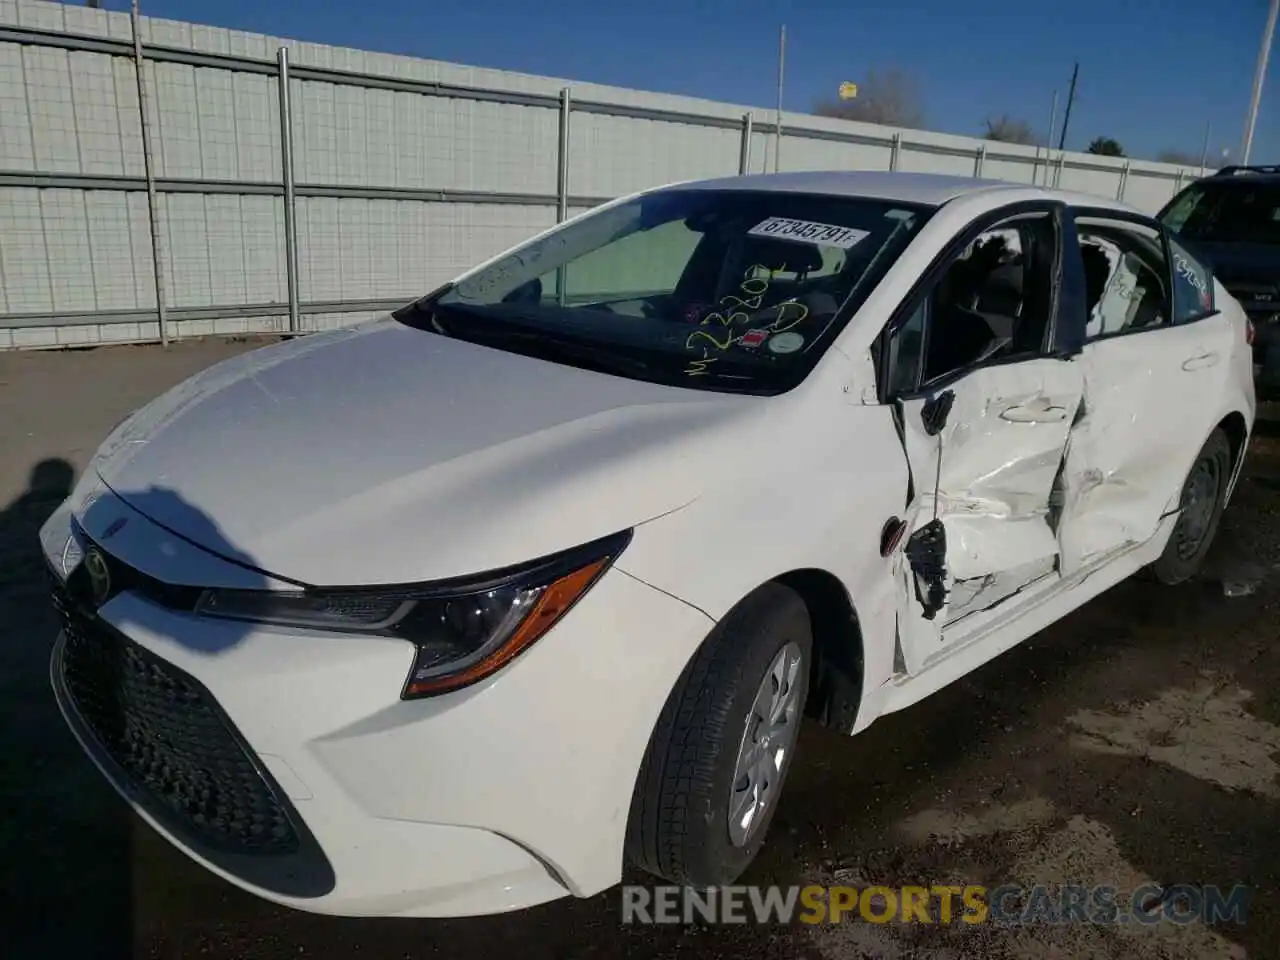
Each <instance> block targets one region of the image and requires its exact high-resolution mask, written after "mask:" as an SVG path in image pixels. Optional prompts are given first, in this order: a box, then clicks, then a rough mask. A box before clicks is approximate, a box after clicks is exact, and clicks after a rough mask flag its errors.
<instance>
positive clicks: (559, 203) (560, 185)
mask: <svg viewBox="0 0 1280 960" xmlns="http://www.w3.org/2000/svg"><path fill="white" fill-rule="evenodd" d="M572 109H573V102H572V100H571V99H570V95H569V88H568V87H565V88H564V89H563V90H561V91H560V152H559V155H558V156H557V158H556V167H557V170H556V223H563V222H564V221H565V220H566V219H567V218H568V215H569V113H570V111H571V110H572Z"/></svg>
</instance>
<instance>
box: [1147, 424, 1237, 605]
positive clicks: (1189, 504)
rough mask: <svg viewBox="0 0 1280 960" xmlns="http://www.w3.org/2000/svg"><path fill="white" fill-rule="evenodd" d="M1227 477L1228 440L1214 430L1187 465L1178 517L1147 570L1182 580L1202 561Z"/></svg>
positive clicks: (1167, 580)
mask: <svg viewBox="0 0 1280 960" xmlns="http://www.w3.org/2000/svg"><path fill="white" fill-rule="evenodd" d="M1230 481H1231V443H1230V441H1228V440H1227V436H1226V434H1225V433H1223V432H1222V431H1221V430H1215V431H1214V432H1213V433H1212V435H1210V437H1209V439H1208V440H1207V441H1205V445H1204V447H1202V448H1201V450H1200V453H1199V454H1198V455H1197V456H1196V460H1195V463H1193V464H1192V465H1191V472H1190V473H1188V474H1187V479H1186V481H1185V482H1184V483H1183V485H1182V495H1181V497H1180V498H1179V501H1178V508H1179V513H1178V521H1177V523H1176V524H1174V527H1173V533H1171V534H1170V535H1169V542H1168V543H1167V544H1165V548H1164V553H1162V554H1161V555H1160V559H1158V560H1156V562H1155V563H1153V564H1152V565H1151V573H1152V576H1154V577H1155V579H1157V580H1159V581H1160V582H1161V583H1167V584H1176V583H1182V582H1183V581H1184V580H1188V579H1190V578H1191V577H1193V576H1194V575H1195V574H1196V573H1197V572H1198V571H1199V570H1200V566H1201V564H1202V563H1203V562H1204V557H1205V554H1206V553H1208V552H1209V547H1210V546H1211V545H1212V543H1213V538H1214V535H1215V534H1216V533H1217V532H1218V524H1219V523H1220V522H1221V520H1222V510H1223V507H1224V506H1225V502H1226V496H1227V485H1228V484H1229V483H1230Z"/></svg>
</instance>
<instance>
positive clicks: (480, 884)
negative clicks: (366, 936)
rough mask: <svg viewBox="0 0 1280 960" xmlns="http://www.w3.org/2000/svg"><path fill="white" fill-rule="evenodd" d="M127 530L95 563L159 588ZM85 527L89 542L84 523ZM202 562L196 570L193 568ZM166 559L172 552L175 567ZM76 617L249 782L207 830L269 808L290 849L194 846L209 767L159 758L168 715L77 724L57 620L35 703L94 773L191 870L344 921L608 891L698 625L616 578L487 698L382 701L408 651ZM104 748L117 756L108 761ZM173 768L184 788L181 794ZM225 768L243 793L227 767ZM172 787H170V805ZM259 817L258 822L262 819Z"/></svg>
mask: <svg viewBox="0 0 1280 960" xmlns="http://www.w3.org/2000/svg"><path fill="white" fill-rule="evenodd" d="M124 509H126V510H127V509H128V508H127V507H126V508H124ZM108 512H110V511H108ZM99 513H101V510H99ZM130 519H131V522H132V523H133V528H132V530H131V531H130V533H129V535H128V536H127V537H123V536H122V538H121V541H120V543H117V542H116V541H115V540H113V541H112V542H111V546H112V548H113V551H112V552H113V553H115V551H116V550H117V549H123V550H124V551H125V552H127V553H129V554H131V555H130V556H126V557H120V559H122V560H123V561H124V562H126V563H128V564H130V565H131V566H133V567H136V568H139V569H141V570H142V571H143V572H144V573H147V574H149V575H151V576H157V575H162V574H163V571H161V570H159V569H158V568H157V563H158V558H159V557H161V556H162V555H163V557H164V558H165V561H166V562H168V563H174V561H175V558H174V556H173V551H174V549H175V545H174V543H173V542H172V541H166V543H165V549H164V550H163V551H160V552H158V553H157V554H156V557H152V558H147V557H145V556H143V554H144V553H145V552H146V548H145V544H146V542H147V540H148V537H147V536H146V535H145V531H146V529H147V521H145V520H144V519H142V518H141V517H140V516H137V515H134V516H132V517H131V518H130ZM86 528H87V529H89V533H90V535H91V536H92V535H94V531H93V529H92V524H91V523H87V524H86ZM140 533H141V535H140ZM69 535H70V514H69V511H67V510H65V509H64V510H62V511H59V512H58V513H57V514H55V516H54V517H53V518H52V519H51V520H50V521H49V524H47V525H46V528H45V529H44V530H43V531H42V540H43V541H44V543H45V545H46V556H47V558H48V559H49V561H50V565H51V567H52V568H53V569H54V570H59V569H60V568H59V566H58V564H59V563H60V562H61V556H62V555H63V554H64V553H65V551H64V550H62V549H61V548H58V547H56V545H57V544H58V543H59V542H65V539H66V537H67V536H69ZM158 539H159V538H158ZM176 549H178V550H180V551H182V550H195V549H196V548H194V547H191V546H190V545H185V546H184V545H181V544H179V545H177V546H176ZM200 553H202V554H203V556H202V558H201V559H200V563H202V564H206V565H207V564H208V563H209V562H210V555H208V554H204V553H203V551H200ZM117 556H118V554H117ZM214 560H215V561H216V558H214ZM183 563H184V558H183V557H178V558H177V566H179V567H182V566H183ZM148 565H150V567H151V569H147V567H148ZM227 576H228V577H229V578H230V577H233V576H243V572H242V571H240V572H236V573H234V574H233V573H231V572H228V574H227ZM95 621H96V624H97V628H96V629H98V630H99V631H100V633H99V634H97V636H98V638H99V640H100V641H102V642H107V641H111V642H114V643H118V644H120V645H121V649H124V650H127V651H130V653H129V656H128V657H127V658H126V659H128V660H129V662H130V663H131V664H133V666H134V668H135V669H136V670H137V671H140V673H139V676H141V677H142V678H143V679H142V681H140V682H144V684H146V685H147V689H146V690H144V691H143V693H141V694H138V696H141V697H143V698H144V699H146V698H152V697H153V693H154V691H153V689H152V688H154V689H155V690H163V691H167V693H165V696H167V697H170V699H175V698H176V700H178V701H181V700H182V698H183V697H187V698H189V702H190V704H191V706H189V707H187V708H184V709H188V710H191V711H194V712H191V713H188V714H186V717H187V718H188V720H189V721H190V724H193V725H198V724H200V723H204V724H209V725H210V726H209V727H208V730H210V731H212V732H210V733H208V734H207V735H206V734H204V733H202V734H201V738H197V739H201V741H202V742H205V743H206V744H207V743H209V742H211V741H210V738H216V737H218V736H221V734H218V733H217V730H216V726H217V724H216V722H215V721H216V720H217V719H218V718H221V721H224V722H225V723H224V725H225V731H226V736H227V737H229V738H230V739H231V740H232V741H235V742H237V743H238V744H239V745H240V746H241V747H242V748H243V752H244V756H245V758H247V762H248V763H249V764H250V765H252V767H253V768H254V769H255V770H256V772H257V774H258V775H259V776H260V777H261V784H259V783H257V782H255V783H254V784H253V785H252V787H253V790H252V792H251V793H247V794H246V793H242V794H237V796H247V797H250V798H251V799H248V800H245V801H244V802H243V803H232V804H231V807H230V808H228V809H232V811H233V812H232V814H228V815H227V816H231V817H232V819H235V818H236V817H237V816H239V815H238V814H235V813H234V811H235V810H241V809H245V810H248V809H252V810H255V811H257V812H258V813H261V811H262V809H265V808H266V807H270V805H271V803H272V802H276V803H278V806H279V809H280V810H281V811H283V817H284V819H285V820H286V821H287V822H288V823H289V824H291V825H292V826H293V827H294V828H296V836H297V843H296V844H294V845H293V846H292V847H291V848H289V849H280V850H274V851H267V852H262V851H257V852H245V851H244V850H240V849H236V848H235V845H234V844H231V848H230V849H227V844H222V845H221V846H220V845H219V844H217V843H212V842H210V839H209V832H208V830H204V829H201V828H200V825H199V824H195V823H193V822H192V821H191V817H190V811H191V810H199V809H201V808H200V806H199V797H198V796H195V797H194V799H193V793H194V794H199V792H200V791H199V789H198V788H197V789H195V790H194V791H193V790H192V789H191V787H190V786H189V784H190V783H191V782H194V781H198V780H199V779H200V778H201V777H203V776H205V774H206V773H207V772H208V771H210V770H212V771H214V772H215V773H216V772H217V771H218V770H222V769H223V767H219V766H218V765H217V764H214V763H213V762H212V761H208V762H206V761H204V760H202V759H200V758H196V759H195V760H194V761H192V760H191V758H190V756H188V755H185V754H184V755H183V756H181V757H179V758H178V759H177V760H175V759H174V755H173V753H172V751H173V750H175V749H177V748H178V747H181V746H183V743H185V744H186V747H187V748H190V743H191V742H192V740H193V738H191V737H187V738H185V740H183V743H178V744H177V746H175V743H176V741H177V740H180V739H182V737H181V735H180V734H179V733H174V732H172V731H174V730H176V729H177V727H176V726H173V725H166V721H165V720H164V716H167V714H164V715H160V714H154V711H155V710H156V709H160V708H157V707H155V705H154V704H151V705H150V706H147V707H146V709H148V710H152V711H153V715H151V716H149V717H142V719H141V721H140V720H139V718H138V716H137V715H136V711H135V712H134V713H130V712H129V711H116V713H115V714H112V716H116V717H117V719H116V720H115V721H112V722H111V723H106V722H104V721H103V720H102V719H101V717H100V716H97V715H95V709H97V708H95V709H88V707H89V706H90V705H89V704H88V703H87V701H86V695H85V694H83V693H81V694H80V695H79V697H77V693H76V682H80V683H81V684H83V683H84V681H83V680H80V681H75V679H74V678H72V680H70V681H69V672H68V663H69V662H71V659H70V658H71V657H72V654H71V653H69V651H72V650H73V648H74V642H75V638H74V637H73V636H72V635H71V631H73V630H75V629H79V628H77V627H76V626H75V625H74V622H73V621H70V620H68V621H66V622H67V624H68V629H67V630H64V633H63V635H62V636H61V637H60V638H59V641H58V643H57V645H56V647H55V650H54V654H53V661H52V682H53V688H54V692H55V695H56V697H57V700H58V703H59V706H60V708H61V709H62V712H63V714H64V716H65V717H66V719H67V722H68V724H69V725H70V727H71V729H72V730H73V732H74V733H75V735H76V737H77V738H78V739H79V741H80V742H81V744H82V746H83V747H84V748H85V750H86V752H87V753H88V754H89V755H90V757H91V758H92V759H93V760H94V762H95V763H96V764H97V765H98V767H99V769H100V770H101V771H102V772H103V774H104V775H105V776H106V777H107V778H108V779H109V780H110V781H111V783H112V784H113V785H114V786H115V788H116V789H117V790H118V791H119V792H120V793H121V795H122V796H124V797H125V799H127V800H128V801H129V802H130V804H131V805H132V806H133V807H134V809H135V810H136V811H137V812H138V813H139V815H140V816H142V817H143V818H144V819H145V820H146V821H147V822H148V823H149V824H150V825H151V826H152V827H154V828H155V829H156V830H157V831H159V832H160V833H161V834H162V835H164V836H165V837H166V838H167V839H168V840H170V841H171V842H172V843H173V844H175V845H176V846H178V847H179V848H180V849H182V850H183V851H184V852H185V853H187V854H188V855H189V856H191V857H192V858H193V859H195V860H196V861H198V862H199V863H201V864H202V865H204V866H205V867H207V868H208V869H209V870H211V871H213V872H215V873H217V874H219V875H221V876H223V877H224V878H226V879H228V880H230V881H231V882H233V883H235V884H237V885H239V886H241V887H243V888H245V889H247V890H249V891H250V892H253V893H255V894H257V895H259V896H262V897H265V898H267V899H270V900H273V901H276V902H279V903H283V904H286V905H288V906H292V907H296V908H300V909H304V910H308V911H312V912H318V913H331V914H338V915H346V916H460V915H469V914H482V913H492V912H499V911H504V910H512V909H519V908H522V907H527V906H532V905H534V904H537V903H542V902H545V901H547V900H551V899H554V898H556V897H560V896H564V895H566V894H573V895H578V896H586V895H590V894H593V893H596V892H598V891H600V890H603V889H605V888H607V887H609V886H611V885H612V884H614V883H616V882H618V880H619V879H620V877H621V870H622V858H623V854H622V848H623V839H624V836H625V830H626V820H627V814H628V810H629V807H630V801H631V793H632V789H633V785H634V782H635V776H636V773H637V771H638V769H639V766H640V762H641V758H642V756H643V753H644V749H645V746H646V745H647V742H648V738H649V736H650V733H651V731H652V729H653V725H654V723H655V722H656V719H657V715H658V713H659V711H660V710H661V708H662V705H663V703H664V702H665V699H666V697H667V695H668V693H669V691H670V690H671V688H672V687H673V686H674V684H675V682H676V679H677V678H678V676H679V673H680V671H681V670H682V669H683V668H684V665H685V663H686V662H687V660H688V658H689V656H691V655H692V653H693V651H694V650H695V649H696V648H697V646H698V644H699V643H700V642H701V640H702V638H703V637H704V636H705V635H706V633H707V631H708V630H709V629H710V627H711V625H712V624H711V621H710V620H708V618H707V617H706V616H705V615H703V614H701V613H700V612H698V611H696V610H694V609H693V608H692V607H689V606H687V605H686V604H684V603H681V602H680V601H678V600H675V599H673V598H671V597H669V596H667V595H666V594H664V593H661V592H659V591H657V590H654V589H653V588H651V587H649V586H647V585H645V584H643V583H641V582H640V581H638V580H636V579H634V578H633V577H631V576H629V575H627V574H625V573H623V572H621V571H620V570H617V569H614V570H611V571H610V572H609V573H607V574H606V575H605V576H604V577H602V578H601V580H600V581H599V583H597V584H596V586H595V587H593V588H592V590H591V591H590V592H589V593H588V594H587V595H586V596H585V597H584V598H583V599H582V600H581V601H580V602H579V603H578V604H577V605H576V606H575V608H574V609H573V610H572V611H571V612H570V614H569V615H567V616H566V617H565V619H564V620H563V621H562V622H561V623H559V624H557V625H556V627H555V628H554V629H552V630H551V631H549V632H548V633H547V634H546V635H545V636H544V637H543V638H542V639H540V640H539V641H538V642H537V643H536V644H535V645H534V646H533V647H532V648H531V649H529V650H528V651H526V652H525V653H524V654H522V655H521V656H520V657H519V658H518V659H517V660H516V661H515V662H514V663H512V664H510V665H509V666H508V667H507V668H506V669H504V670H503V671H501V672H500V673H498V674H497V675H495V676H494V677H492V678H490V679H489V680H488V681H487V682H483V683H481V684H477V685H476V686H474V687H470V688H467V689H464V690H460V691H458V692H456V693H453V694H449V695H446V696H442V697H438V698H434V699H428V700H421V701H413V702H404V701H401V700H400V699H399V693H400V690H401V687H402V685H403V683H404V679H405V677H406V676H407V674H408V671H409V669H410V666H411V660H412V649H411V648H410V647H409V645H407V644H404V643H403V642H401V641H398V640H394V639H388V638H377V637H367V636H365V637H359V636H329V635H325V636H321V635H317V634H314V633H307V632H305V631H300V630H290V629H287V628H277V627H262V626H258V625H253V624H242V623H233V622H228V621H217V620H213V619H209V618H202V617H196V616H193V615H191V614H184V613H180V612H175V611H174V610H171V609H167V608H165V607H162V606H159V605H157V604H155V603H152V602H150V601H149V600H146V599H143V598H141V597H140V596H138V595H137V594H135V593H131V592H125V593H121V594H119V595H117V596H115V597H113V598H112V599H110V600H108V601H107V602H106V603H105V604H104V605H103V606H102V607H101V608H100V609H99V610H98V611H96V618H95ZM73 666H74V664H73ZM113 669H114V670H116V674H115V675H118V673H119V670H118V669H117V668H113ZM106 675H113V674H111V671H107V674H106ZM105 682H109V681H105ZM175 690H176V691H177V693H174V692H173V691H175ZM191 691H195V692H194V693H192V692H191ZM202 698H203V700H202ZM135 700H136V697H135ZM197 700H200V701H201V703H199V704H197V703H196V701H197ZM205 701H207V702H205ZM139 702H140V701H139ZM148 703H150V701H149V700H148ZM135 705H136V703H135ZM206 707H207V713H206V712H205V711H206ZM164 709H166V710H167V709H169V708H168V707H165V708H164ZM97 713H98V714H101V713H102V711H101V709H97ZM156 716H159V719H158V720H157V719H155V717H156ZM209 717H213V718H214V719H213V720H210V719H209ZM201 729H204V728H201ZM113 737H115V738H116V739H115V740H113ZM121 737H123V738H124V741H125V742H127V743H128V749H129V750H132V751H133V752H132V753H131V754H130V755H129V757H130V758H131V759H130V761H129V762H126V763H122V762H120V756H119V755H120V750H121V748H120V746H119V743H120V742H121V741H120V738H121ZM166 750H168V751H170V752H169V753H166V752H165V751H166ZM223 753H226V754H228V755H229V754H231V753H234V751H231V750H229V749H228V750H225V751H223ZM139 756H141V757H142V761H141V766H140V765H139V760H138V757H139ZM219 756H222V754H219ZM224 759H225V758H224ZM188 762H189V763H191V764H193V765H191V766H188V767H185V768H183V767H182V764H183V763H188ZM227 762H228V763H231V762H232V761H227ZM236 762H238V761H236ZM130 764H132V766H131V765H130ZM179 768H182V769H188V770H194V771H195V773H194V774H191V775H189V776H186V777H185V778H184V777H182V776H180V775H179V774H180V773H181V769H179ZM226 769H232V770H233V774H232V776H233V777H235V778H242V779H243V778H248V779H252V778H251V776H250V775H249V774H246V773H244V769H245V768H244V766H243V765H241V766H233V767H227V768H226ZM139 770H142V771H143V773H144V774H145V775H140V774H139ZM175 770H177V771H178V772H177V773H174V771H175ZM234 771H239V772H234ZM166 778H168V779H166ZM179 781H180V782H181V784H186V785H185V786H181V785H180V786H178V787H172V789H170V787H171V786H172V784H174V783H178V782H179ZM157 782H160V783H164V784H169V785H170V787H165V790H167V791H168V793H170V794H173V795H175V796H177V797H178V802H177V803H176V804H175V803H173V802H168V803H167V804H166V803H165V802H161V801H162V798H161V797H160V794H159V793H157V788H156V787H155V784H156V783H157ZM262 784H265V792H264V789H263V787H262ZM197 787H198V785H197ZM263 796H268V798H270V797H274V798H275V800H274V801H271V800H270V799H268V800H261V797H263ZM253 798H257V799H253ZM168 799H169V800H170V801H172V800H173V796H170V797H169V798H168ZM264 804H265V807H264ZM175 808H176V809H177V813H175ZM220 809H221V808H220ZM272 809H274V808H272ZM184 811H185V814H184ZM225 813H226V811H225V810H221V814H225ZM221 814H220V813H219V811H218V810H211V811H209V816H211V817H212V816H215V815H221ZM255 816H256V814H255ZM271 816H274V814H271ZM271 816H266V815H264V817H265V820H266V821H269V822H272V823H277V822H279V818H276V820H272V819H271ZM224 819H225V817H224ZM240 819H241V820H243V819H245V818H244V817H240ZM250 819H252V818H250ZM215 839H216V837H215Z"/></svg>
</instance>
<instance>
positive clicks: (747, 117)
mask: <svg viewBox="0 0 1280 960" xmlns="http://www.w3.org/2000/svg"><path fill="white" fill-rule="evenodd" d="M750 169H751V114H749V113H744V114H743V115H742V145H741V146H739V147H738V176H740V177H741V176H745V175H746V173H747V171H749V170H750Z"/></svg>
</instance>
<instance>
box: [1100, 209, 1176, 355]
mask: <svg viewBox="0 0 1280 960" xmlns="http://www.w3.org/2000/svg"><path fill="white" fill-rule="evenodd" d="M1077 233H1078V234H1079V237H1080V254H1081V257H1082V258H1083V260H1084V276H1085V293H1086V304H1087V307H1086V309H1087V310H1088V322H1087V325H1086V327H1085V334H1086V338H1087V339H1090V340H1092V339H1096V338H1097V337H1105V336H1111V335H1114V334H1117V333H1129V332H1131V331H1136V330H1147V329H1152V328H1157V327H1163V326H1166V325H1168V323H1169V322H1170V318H1171V316H1172V313H1171V298H1170V291H1169V289H1168V287H1169V283H1168V277H1169V264H1168V261H1167V260H1166V258H1165V253H1164V243H1163V239H1162V237H1161V235H1160V233H1159V231H1157V230H1155V229H1154V228H1151V227H1146V226H1142V225H1139V224H1134V223H1125V222H1119V221H1114V222H1113V221H1102V220H1094V219H1086V218H1081V219H1080V220H1079V221H1078V222H1077Z"/></svg>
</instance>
